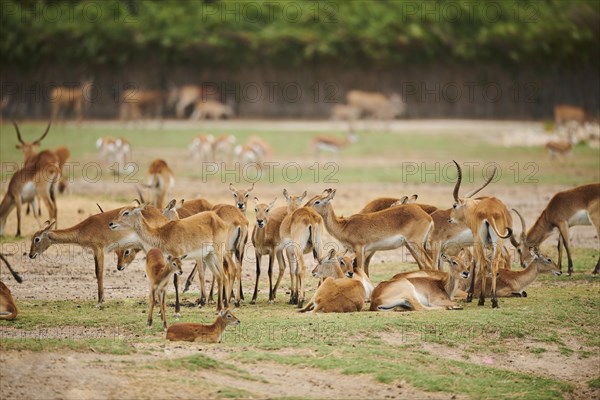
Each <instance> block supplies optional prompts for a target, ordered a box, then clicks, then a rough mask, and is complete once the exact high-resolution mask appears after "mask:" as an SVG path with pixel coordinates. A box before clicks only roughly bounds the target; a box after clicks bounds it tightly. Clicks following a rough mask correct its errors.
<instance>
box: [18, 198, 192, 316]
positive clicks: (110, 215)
mask: <svg viewBox="0 0 600 400" xmlns="http://www.w3.org/2000/svg"><path fill="white" fill-rule="evenodd" d="M121 210H123V208H118V209H116V210H111V211H105V212H102V213H100V214H95V215H92V216H90V217H88V218H86V219H84V220H83V221H81V222H80V223H78V224H77V225H75V226H72V227H70V228H67V229H56V230H51V228H52V227H53V225H54V222H52V223H49V224H47V226H46V227H44V228H43V229H41V230H39V231H37V232H36V233H34V234H33V236H32V238H31V247H30V249H29V258H31V259H35V258H36V257H37V256H38V255H40V254H42V253H43V252H44V251H46V249H48V247H50V246H51V245H53V244H60V243H64V244H67V243H70V244H77V245H79V246H81V247H84V248H86V249H90V250H91V251H92V253H93V255H94V266H95V271H96V280H97V282H98V306H101V305H102V302H103V301H104V257H105V255H106V254H107V253H109V252H111V251H116V250H121V249H122V250H123V251H124V252H125V251H126V250H127V249H129V250H130V254H131V249H130V247H131V246H132V245H135V246H136V247H138V248H139V247H142V245H141V243H140V241H139V239H138V238H137V235H136V234H135V233H134V232H133V231H131V230H119V231H113V230H111V229H109V228H108V223H109V222H110V221H112V220H113V219H114V218H116V217H117V216H118V215H119V213H120V212H121ZM144 214H145V216H146V218H148V219H149V220H151V221H153V223H154V224H158V223H161V222H162V223H164V222H167V220H166V218H164V217H163V215H162V213H161V212H160V211H159V210H157V209H156V208H154V207H147V208H146V209H145V210H144ZM180 254H183V253H180ZM133 256H134V257H135V254H134V255H133ZM131 261H133V258H132V259H131ZM121 269H122V268H121Z"/></svg>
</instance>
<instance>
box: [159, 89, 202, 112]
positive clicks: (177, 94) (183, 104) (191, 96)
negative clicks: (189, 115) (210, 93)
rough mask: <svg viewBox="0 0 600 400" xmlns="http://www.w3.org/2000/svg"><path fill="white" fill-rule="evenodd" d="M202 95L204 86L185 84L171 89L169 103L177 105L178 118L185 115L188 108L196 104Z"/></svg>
mask: <svg viewBox="0 0 600 400" xmlns="http://www.w3.org/2000/svg"><path fill="white" fill-rule="evenodd" d="M201 97H202V87H200V86H198V85H184V86H180V87H176V88H172V89H171V90H169V97H168V100H167V103H168V104H169V106H174V107H175V115H176V116H177V118H183V117H185V112H186V109H187V108H189V107H190V106H191V105H193V104H195V103H196V101H198V100H200V98H201Z"/></svg>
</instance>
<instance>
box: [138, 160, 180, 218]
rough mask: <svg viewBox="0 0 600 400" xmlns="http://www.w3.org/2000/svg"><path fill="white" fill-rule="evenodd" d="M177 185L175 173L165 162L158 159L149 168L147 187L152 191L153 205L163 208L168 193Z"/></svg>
mask: <svg viewBox="0 0 600 400" xmlns="http://www.w3.org/2000/svg"><path fill="white" fill-rule="evenodd" d="M174 185H175V178H174V177H173V171H171V168H169V166H168V165H167V162H166V161H165V160H161V159H156V160H154V161H152V163H151V164H150V167H148V182H147V183H146V185H145V186H146V187H147V188H149V189H150V190H151V191H152V204H154V206H155V207H156V208H162V207H163V203H164V201H165V196H166V195H167V191H168V190H169V189H172V188H173V186H174Z"/></svg>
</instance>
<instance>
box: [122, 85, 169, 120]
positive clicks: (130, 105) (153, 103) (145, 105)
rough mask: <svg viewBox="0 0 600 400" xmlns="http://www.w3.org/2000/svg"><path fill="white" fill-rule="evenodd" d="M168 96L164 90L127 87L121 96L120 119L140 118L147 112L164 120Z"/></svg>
mask: <svg viewBox="0 0 600 400" xmlns="http://www.w3.org/2000/svg"><path fill="white" fill-rule="evenodd" d="M166 97H167V96H166V94H165V92H163V91H162V90H140V89H126V90H124V91H123V95H122V97H121V108H120V110H119V119H120V120H121V121H130V120H132V119H133V120H140V119H141V118H142V117H143V116H144V114H146V115H152V116H154V117H156V118H159V119H160V120H161V121H162V118H163V111H164V102H165V100H166Z"/></svg>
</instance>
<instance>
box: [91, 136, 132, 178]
mask: <svg viewBox="0 0 600 400" xmlns="http://www.w3.org/2000/svg"><path fill="white" fill-rule="evenodd" d="M96 148H97V149H98V158H99V159H100V160H101V161H103V162H104V163H106V164H107V165H113V164H115V163H116V164H117V169H118V170H120V169H121V168H125V164H127V163H128V162H129V160H130V159H131V144H130V143H129V141H128V140H127V139H125V138H122V137H119V138H113V137H110V136H105V137H101V138H98V140H96Z"/></svg>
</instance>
